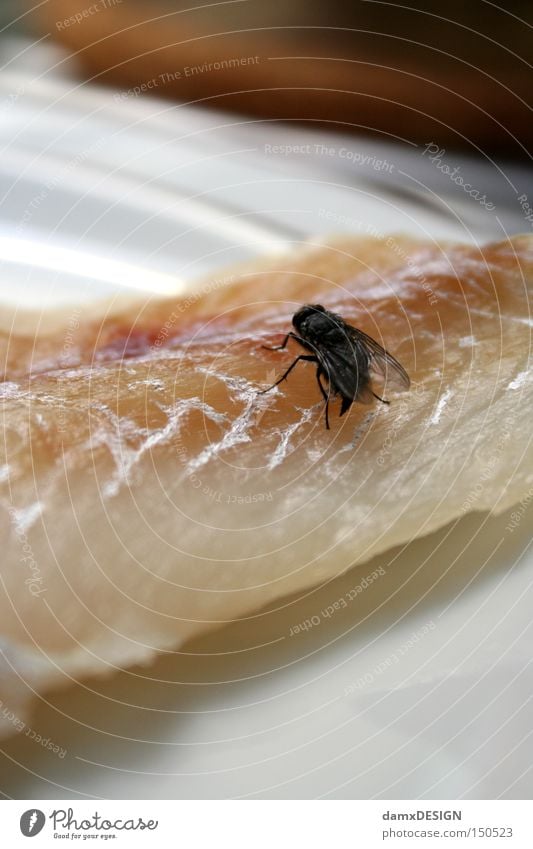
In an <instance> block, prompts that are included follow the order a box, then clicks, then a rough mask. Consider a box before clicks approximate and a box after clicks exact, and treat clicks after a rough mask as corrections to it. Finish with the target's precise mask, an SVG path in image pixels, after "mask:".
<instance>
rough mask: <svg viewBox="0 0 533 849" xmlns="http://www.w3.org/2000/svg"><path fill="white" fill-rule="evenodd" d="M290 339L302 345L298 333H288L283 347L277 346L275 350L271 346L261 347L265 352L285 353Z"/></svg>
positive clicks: (282, 344)
mask: <svg viewBox="0 0 533 849" xmlns="http://www.w3.org/2000/svg"><path fill="white" fill-rule="evenodd" d="M289 339H296V341H297V342H300V344H301V343H302V340H301V339H300V337H299V336H297V335H296V333H287V335H286V337H285V339H284V340H283V342H282V343H281V345H276V347H275V348H271V347H270V345H261V347H262V348H264V349H265V351H283V349H284V348H286V347H287V342H288V341H289ZM275 385H276V384H274V386H275Z"/></svg>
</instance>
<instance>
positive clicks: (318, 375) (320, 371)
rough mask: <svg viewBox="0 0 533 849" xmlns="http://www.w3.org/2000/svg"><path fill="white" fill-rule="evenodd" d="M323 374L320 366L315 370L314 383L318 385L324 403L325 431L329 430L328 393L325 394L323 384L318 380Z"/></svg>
mask: <svg viewBox="0 0 533 849" xmlns="http://www.w3.org/2000/svg"><path fill="white" fill-rule="evenodd" d="M323 374H324V370H323V369H322V366H319V367H318V368H317V370H316V382H317V383H318V386H319V388H320V391H321V393H322V397H323V399H324V401H325V402H326V407H325V415H326V430H329V429H330V428H329V415H328V409H329V392H326V390H325V389H324V386H323V384H322V381H321V380H320V378H321V376H322V375H323Z"/></svg>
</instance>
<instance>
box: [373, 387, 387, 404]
mask: <svg viewBox="0 0 533 849" xmlns="http://www.w3.org/2000/svg"><path fill="white" fill-rule="evenodd" d="M370 391H371V392H372V390H370ZM372 395H373V396H374V398H377V399H378V401H381V403H382V404H390V401H386V400H385V398H380V397H379V395H376V393H375V392H372Z"/></svg>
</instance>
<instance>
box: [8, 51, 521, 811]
mask: <svg viewBox="0 0 533 849" xmlns="http://www.w3.org/2000/svg"><path fill="white" fill-rule="evenodd" d="M16 68H17V66H16V63H15V65H14V67H13V69H11V70H10V69H8V70H7V71H5V72H4V74H3V75H2V76H1V77H0V93H1V94H2V95H3V98H4V100H3V102H2V103H1V104H0V111H1V114H2V123H1V129H0V143H1V145H2V155H1V156H0V196H1V197H2V204H1V206H0V251H1V256H2V263H1V265H0V269H1V271H0V274H1V276H0V290H1V293H2V297H3V299H4V300H5V301H9V300H11V301H13V299H14V298H15V299H16V300H17V302H18V303H20V304H21V306H23V305H24V304H28V303H31V304H32V305H33V306H35V305H39V306H43V307H46V306H47V305H54V304H57V303H60V302H63V303H64V302H71V303H74V302H75V303H80V302H82V301H87V300H90V299H93V298H98V297H101V295H102V294H105V293H107V292H110V291H115V290H116V288H117V287H118V286H120V287H125V288H137V289H139V288H140V289H146V290H147V291H151V292H154V291H161V292H166V291H176V292H178V291H183V290H184V289H185V288H187V287H189V286H192V285H194V283H193V281H194V277H195V276H197V275H199V274H202V273H205V272H215V271H216V270H219V269H220V267H221V266H224V265H225V264H230V263H232V262H235V261H236V260H242V259H247V258H250V257H252V256H255V255H258V254H260V253H264V252H265V251H272V250H276V251H277V250H280V249H285V248H287V247H290V246H291V245H293V244H298V243H300V242H301V241H303V240H305V239H306V238H308V237H309V236H313V235H316V234H318V235H319V236H322V235H326V234H328V233H332V232H354V231H355V232H362V233H364V232H372V230H373V229H374V230H375V231H377V232H378V233H382V234H387V233H390V232H408V233H411V234H413V235H414V236H418V237H427V238H430V239H441V238H459V239H463V240H468V241H476V240H486V239H489V238H505V236H506V235H507V234H509V233H513V232H519V231H520V230H524V229H526V226H525V224H524V221H523V218H522V217H521V211H520V207H519V205H518V203H517V199H516V198H517V195H518V194H520V193H521V191H525V189H524V188H521V187H523V185H524V181H525V179H526V177H527V175H525V174H523V173H522V172H520V170H517V169H513V168H510V167H502V168H500V169H498V168H497V167H496V166H495V165H494V164H490V163H487V162H484V161H482V160H481V158H480V159H479V160H468V159H466V158H463V159H458V157H457V156H453V155H450V154H449V153H445V154H443V157H444V160H443V161H445V162H449V164H450V165H451V166H453V167H456V166H459V167H460V169H461V173H462V174H463V175H464V176H465V179H466V178H468V181H469V183H470V184H471V185H473V186H479V187H480V191H481V189H482V192H481V194H483V193H485V195H486V198H487V201H490V202H491V203H493V204H494V209H492V210H489V209H487V208H486V206H484V205H482V204H481V203H480V202H479V200H476V199H475V198H472V197H471V196H469V195H466V193H465V192H464V190H463V189H462V188H461V187H460V186H457V184H455V183H453V182H452V181H451V180H450V178H449V176H447V175H446V174H444V173H443V170H442V169H439V168H438V163H436V161H435V162H431V161H430V159H429V158H428V155H427V153H426V154H423V147H419V148H416V147H408V146H403V147H402V146H393V145H391V144H387V143H384V142H377V141H375V140H372V139H367V138H355V137H345V136H341V135H334V134H330V135H325V134H324V133H317V132H312V131H311V130H305V129H301V128H300V129H293V128H287V127H285V128H284V127H279V126H277V125H274V124H272V123H270V122H261V121H258V120H255V119H254V120H250V119H245V118H239V117H238V116H231V115H229V114H224V115H221V114H218V113H215V112H203V111H200V110H191V109H189V108H185V107H181V106H177V105H176V104H170V103H166V102H162V101H157V100H153V99H150V100H145V99H141V98H139V97H134V96H133V95H130V96H127V97H126V96H122V95H117V96H114V94H113V93H112V92H110V91H102V90H99V89H97V88H87V87H79V86H77V84H76V83H69V82H68V81H63V80H61V79H60V78H59V77H54V76H53V75H52V76H51V75H44V76H43V77H42V78H41V79H39V80H37V81H35V80H32V79H31V78H30V77H29V76H25V75H24V73H23V72H21V71H19V70H17V69H16ZM322 144H325V145H326V146H327V147H328V149H331V150H333V153H330V152H329V151H328V152H324V150H323V149H322V148H321V147H320V145H322ZM276 145H278V146H285V148H286V146H287V145H289V146H292V147H294V146H295V145H299V146H300V148H299V149H298V150H292V152H288V151H287V150H286V149H284V150H282V149H281V148H279V147H278V150H277V151H276V150H275V149H274V148H275V146H276ZM315 145H317V146H318V148H317V147H315ZM307 146H309V149H307ZM372 158H373V159H372ZM441 158H442V157H441ZM371 160H372V161H371ZM379 163H381V164H379ZM522 512H523V514H524V515H523V521H520V522H518V524H517V527H516V528H513V529H511V528H510V526H509V523H510V522H511V518H510V516H509V515H507V516H503V517H499V518H497V519H494V518H490V517H487V516H484V515H473V516H470V517H467V518H465V519H462V520H461V521H459V522H458V523H457V525H456V526H455V527H453V528H446V529H444V530H442V531H441V532H439V533H437V534H433V535H431V536H430V537H427V538H426V539H424V540H419V541H417V542H416V543H414V544H411V545H409V546H407V547H406V548H405V549H404V550H402V551H391V552H388V553H387V555H385V556H383V557H380V558H379V560H377V561H374V562H372V563H368V564H365V565H364V566H362V567H359V568H357V569H356V570H353V571H351V572H350V573H349V574H348V575H346V576H344V577H343V578H341V579H338V580H336V581H333V582H331V583H330V584H329V585H328V586H326V587H323V588H322V589H320V590H319V591H314V592H310V593H309V594H308V595H307V597H306V598H304V599H299V600H287V603H286V604H285V605H283V606H282V609H281V610H280V611H278V612H276V613H269V614H268V615H265V612H260V613H258V614H257V616H253V617H251V618H250V619H249V620H247V621H245V622H242V623H240V624H236V625H234V626H231V627H228V628H225V629H223V630H222V631H218V632H216V633H212V634H210V635H208V636H206V637H205V638H203V639H201V640H197V641H196V642H195V643H194V644H190V645H189V646H187V647H186V651H183V652H178V653H176V654H174V655H173V654H171V655H167V656H162V657H161V659H160V660H159V661H158V662H157V663H156V664H154V665H153V666H151V667H149V668H142V669H141V668H138V669H134V670H128V671H126V672H124V673H122V674H120V675H118V676H117V677H115V678H113V679H111V680H107V681H101V680H91V681H85V682H81V683H80V684H79V685H78V686H76V687H73V688H71V689H70V690H69V691H66V692H63V693H60V694H53V695H51V696H50V697H49V698H47V699H42V700H41V702H40V705H39V707H38V709H37V712H36V714H35V716H34V718H33V719H32V726H33V727H34V728H35V729H36V730H37V731H38V733H39V734H40V735H41V736H42V738H44V740H47V739H48V738H50V739H51V740H52V741H53V742H54V743H57V744H58V745H59V746H60V747H61V749H62V750H64V751H65V755H64V757H60V756H59V755H57V754H56V755H54V754H53V753H52V752H51V751H49V750H47V749H46V748H45V747H44V746H43V745H39V743H38V742H35V741H34V740H31V739H30V738H29V737H28V736H25V735H20V736H19V737H18V738H13V739H11V740H10V741H7V743H4V745H3V750H4V756H3V762H4V763H3V766H4V770H3V781H2V784H1V785H0V789H1V790H2V791H3V793H5V794H6V795H8V796H14V797H17V798H70V797H73V798H76V797H79V798H86V797H104V798H106V797H109V798H128V797H132V798H150V797H152V798H191V797H194V798H226V797H236V796H237V797H241V796H255V797H262V798H271V797H287V798H297V797H305V798H308V797H321V796H327V797H333V798H344V797H349V798H368V797H373V796H379V797H393V798H402V797H405V798H412V797H426V798H446V797H450V798H456V797H469V798H479V797H496V796H503V797H508V798H530V797H531V790H532V784H533V781H532V771H531V770H532V768H531V764H532V763H533V757H532V756H533V743H532V739H531V736H530V735H531V729H530V724H531V723H530V714H531V708H530V706H529V702H530V700H531V697H532V694H533V686H532V685H533V672H532V667H531V648H530V647H531V630H532V627H533V626H532V624H531V622H532V618H531V610H532V608H533V605H532V601H533V593H532V590H531V577H532V574H533V572H532V570H533V559H532V557H531V554H530V553H528V545H529V542H530V530H529V527H528V524H529V523H528V519H527V509H524V510H523V511H522ZM380 569H381V570H383V574H381V573H378V574H380V577H379V579H378V580H376V581H374V583H373V585H372V587H370V588H368V589H366V590H365V592H364V593H361V594H360V595H359V596H358V597H357V602H352V603H351V604H350V605H349V606H348V607H347V608H345V609H342V610H340V611H337V612H335V613H334V614H333V615H328V607H330V606H331V605H334V603H335V601H336V600H338V599H339V598H341V597H342V596H344V594H345V593H346V592H347V591H348V590H349V589H351V588H353V587H354V586H356V585H358V584H361V581H363V580H364V579H365V576H367V575H368V574H370V573H371V572H373V571H375V570H380ZM324 611H325V612H324ZM317 619H318V623H317ZM306 620H309V621H310V622H311V623H314V624H313V625H312V627H309V626H308V630H307V631H305V630H304V631H301V632H300V633H298V634H295V635H293V636H291V629H292V628H293V626H295V625H296V624H298V623H302V622H305V621H306Z"/></svg>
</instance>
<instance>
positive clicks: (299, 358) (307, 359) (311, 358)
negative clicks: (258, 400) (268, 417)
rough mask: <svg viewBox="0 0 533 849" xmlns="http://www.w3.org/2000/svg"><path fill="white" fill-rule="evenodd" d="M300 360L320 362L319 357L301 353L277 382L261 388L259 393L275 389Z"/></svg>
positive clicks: (262, 393)
mask: <svg viewBox="0 0 533 849" xmlns="http://www.w3.org/2000/svg"><path fill="white" fill-rule="evenodd" d="M300 360H305V362H308V363H318V360H317V358H316V357H312V356H307V355H306V354H300V356H299V357H296V359H295V360H294V362H292V363H291V364H290V366H289V368H288V369H287V371H286V372H284V373H283V374H282V375H281V377H280V378H279V379H278V380H276V382H275V383H273V384H272V386H269V387H268V389H262V390H261V391H260V392H259V393H258V394H259V395H264V394H265V392H270V390H271V389H274V386H277V385H278V383H281V382H282V381H283V380H285V378H286V377H288V376H289V374H290V373H291V371H292V370H293V368H294V366H295V365H297V363H299V362H300Z"/></svg>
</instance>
